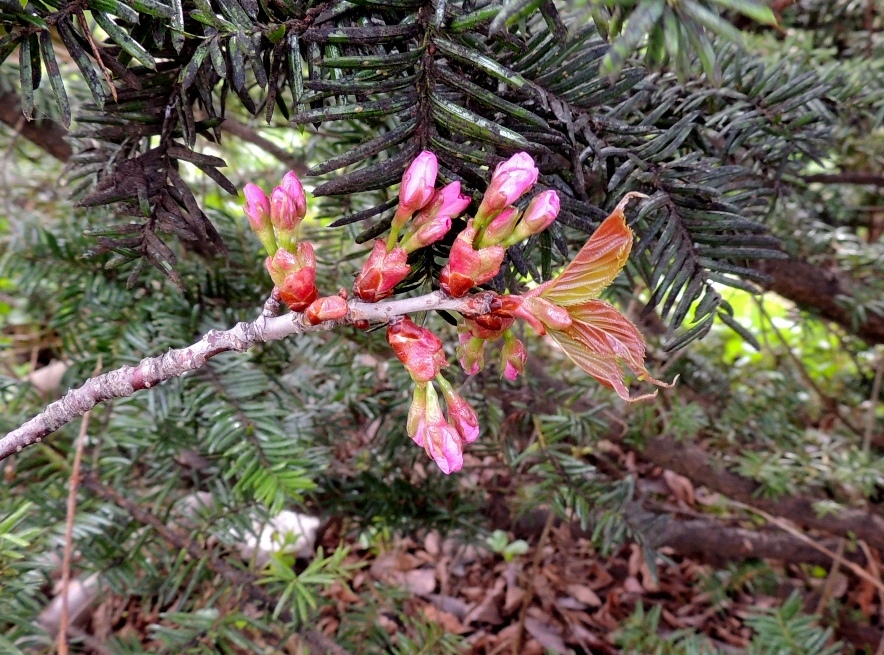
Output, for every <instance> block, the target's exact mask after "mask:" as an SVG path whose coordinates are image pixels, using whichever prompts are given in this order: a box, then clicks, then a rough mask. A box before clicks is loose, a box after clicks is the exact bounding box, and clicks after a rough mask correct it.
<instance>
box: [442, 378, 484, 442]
mask: <svg viewBox="0 0 884 655" xmlns="http://www.w3.org/2000/svg"><path fill="white" fill-rule="evenodd" d="M436 382H438V383H439V388H440V389H441V390H442V396H443V397H444V398H445V407H446V408H447V409H448V422H449V423H450V424H451V425H452V426H453V427H454V429H455V430H457V433H458V434H459V435H460V438H461V440H462V441H463V442H464V443H473V442H474V441H475V440H476V439H478V438H479V417H478V416H477V415H476V412H475V410H473V408H472V407H470V404H469V403H468V402H467V401H466V400H464V399H463V396H461V395H460V394H459V393H457V392H456V391H455V390H454V387H452V386H451V383H450V382H449V381H448V380H446V379H445V378H444V377H443V376H442V375H437V376H436Z"/></svg>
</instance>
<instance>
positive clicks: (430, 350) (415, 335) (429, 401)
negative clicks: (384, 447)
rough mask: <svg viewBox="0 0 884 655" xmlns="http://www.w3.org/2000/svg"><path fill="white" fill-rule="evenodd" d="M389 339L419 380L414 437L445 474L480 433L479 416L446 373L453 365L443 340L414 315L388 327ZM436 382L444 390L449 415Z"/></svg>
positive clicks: (411, 425)
mask: <svg viewBox="0 0 884 655" xmlns="http://www.w3.org/2000/svg"><path fill="white" fill-rule="evenodd" d="M387 341H388V342H389V343H390V345H391V346H392V347H393V351H394V352H395V353H396V356H397V357H398V358H399V361H401V362H402V364H403V365H404V366H405V368H406V370H407V371H408V372H409V374H410V375H411V378H412V379H413V380H414V382H415V386H414V395H413V398H412V402H411V408H410V409H409V411H408V424H407V426H406V427H407V430H408V436H409V437H411V438H412V439H413V440H414V442H415V443H416V444H417V445H419V446H420V447H421V448H423V449H424V450H426V451H427V455H429V456H430V458H431V459H432V460H433V461H434V462H436V464H437V465H438V466H439V468H440V470H442V472H443V473H446V474H448V473H453V472H454V471H459V470H460V468H461V467H462V466H463V448H464V445H466V444H468V443H472V442H474V441H475V440H476V439H477V438H478V437H479V419H478V417H477V416H476V412H475V411H473V408H472V407H470V405H469V404H468V403H467V401H465V400H464V399H463V398H462V397H461V396H460V395H459V394H458V393H457V392H456V391H455V390H454V388H453V387H452V386H451V383H450V382H448V380H446V379H445V377H444V376H443V375H442V373H441V370H442V368H443V367H445V366H448V362H447V361H446V360H445V353H444V352H443V351H442V341H441V340H440V339H439V337H437V336H436V335H435V334H433V333H432V332H430V331H429V330H428V329H426V328H423V327H420V326H418V325H416V324H415V322H414V321H412V320H411V319H410V318H408V317H405V318H403V319H401V320H399V321H398V322H396V323H393V324H391V325H390V326H389V327H388V328H387ZM433 381H435V382H436V384H438V385H439V388H440V389H441V391H442V397H443V398H444V399H445V406H446V408H447V410H448V415H447V416H446V415H445V413H443V411H442V406H441V404H440V402H439V395H438V394H437V393H436V388H435V386H434V385H433Z"/></svg>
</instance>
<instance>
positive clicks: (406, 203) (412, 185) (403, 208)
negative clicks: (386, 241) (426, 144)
mask: <svg viewBox="0 0 884 655" xmlns="http://www.w3.org/2000/svg"><path fill="white" fill-rule="evenodd" d="M438 174H439V162H438V161H437V159H436V155H434V154H433V153H432V152H430V151H429V150H424V151H423V152H421V153H420V154H419V155H418V156H417V157H415V159H414V161H413V162H411V165H410V166H409V167H408V169H407V170H406V171H405V174H404V175H403V176H402V185H401V186H400V187H399V206H398V207H397V208H396V214H395V216H394V217H393V233H394V235H395V234H398V232H399V230H400V229H401V228H402V226H403V225H405V223H406V221H408V219H409V218H411V216H412V214H414V213H415V212H416V211H418V210H419V209H423V208H424V207H425V206H426V205H427V204H428V203H429V202H430V200H431V199H432V197H433V194H434V193H435V191H436V176H437V175H438Z"/></svg>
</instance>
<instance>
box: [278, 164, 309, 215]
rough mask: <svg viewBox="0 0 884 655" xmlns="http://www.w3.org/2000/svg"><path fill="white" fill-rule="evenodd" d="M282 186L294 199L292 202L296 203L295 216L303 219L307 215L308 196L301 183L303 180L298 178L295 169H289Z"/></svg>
mask: <svg viewBox="0 0 884 655" xmlns="http://www.w3.org/2000/svg"><path fill="white" fill-rule="evenodd" d="M280 186H281V187H282V189H283V191H285V192H286V194H288V196H289V198H291V199H292V203H293V204H294V205H295V216H297V217H298V219H299V220H303V218H304V216H306V215H307V196H305V195H304V186H303V185H302V184H301V180H299V179H298V176H297V175H295V172H294V171H289V172H288V173H286V174H285V175H284V176H283V178H282V183H281V184H280Z"/></svg>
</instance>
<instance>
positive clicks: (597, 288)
mask: <svg viewBox="0 0 884 655" xmlns="http://www.w3.org/2000/svg"><path fill="white" fill-rule="evenodd" d="M634 197H637V198H646V197H647V196H645V195H644V194H641V193H634V192H633V193H627V194H626V195H625V196H624V197H623V200H621V201H620V203H619V204H618V205H617V207H616V208H614V211H613V212H612V213H611V215H610V216H608V217H607V218H606V219H605V220H604V221H602V224H601V225H599V227H598V229H596V231H595V232H593V234H592V236H591V237H590V239H589V241H587V242H586V245H585V246H583V248H581V250H580V252H579V253H577V256H576V257H574V259H573V260H572V261H571V263H570V264H568V265H567V266H566V267H565V270H564V271H562V273H561V275H559V276H558V277H556V278H555V279H553V280H550V281H549V282H546V283H545V284H542V285H540V286H539V287H537V288H536V289H533V290H532V291H529V292H528V293H527V294H525V296H526V297H530V296H540V297H542V298H546V299H547V300H549V301H551V302H554V303H555V304H557V305H562V306H568V305H577V304H580V303H583V302H586V301H587V300H589V299H591V298H597V297H598V295H599V294H600V293H601V292H602V291H603V290H604V289H605V288H606V287H607V286H608V285H609V284H611V282H612V281H613V280H614V278H615V277H617V274H618V273H619V272H620V270H621V269H622V268H623V266H624V265H625V264H626V260H627V258H628V257H629V252H630V250H632V230H631V229H629V226H627V225H626V218H625V216H624V214H623V209H624V207H626V204H627V203H628V202H629V201H630V200H631V199H632V198H634Z"/></svg>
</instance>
